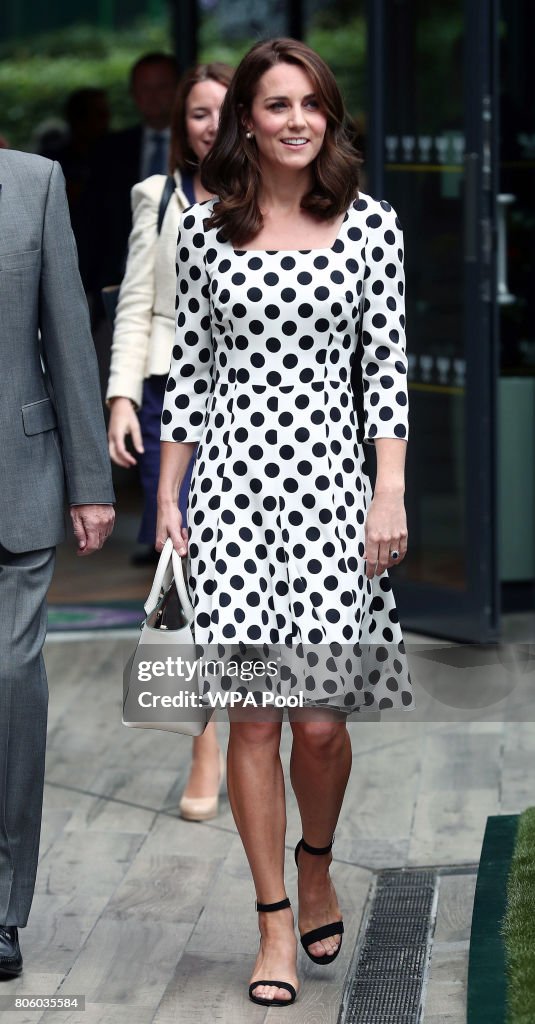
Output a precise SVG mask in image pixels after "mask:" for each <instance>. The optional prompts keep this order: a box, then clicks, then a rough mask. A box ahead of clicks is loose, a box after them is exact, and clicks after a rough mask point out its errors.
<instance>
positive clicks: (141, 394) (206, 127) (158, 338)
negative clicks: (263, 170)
mask: <svg viewBox="0 0 535 1024" xmlns="http://www.w3.org/2000/svg"><path fill="white" fill-rule="evenodd" d="M231 77H232V69H231V68H229V67H228V66H227V65H226V64H221V63H212V64H202V65H198V66H197V67H194V68H192V69H191V70H190V71H188V72H186V74H185V75H184V76H183V78H182V79H181V81H180V84H179V87H178V91H177V97H176V103H175V108H174V111H173V118H172V124H171V145H170V167H171V169H172V172H171V173H172V174H173V177H174V179H175V190H174V193H173V195H171V198H170V201H169V204H168V206H167V209H166V212H165V216H164V219H163V223H162V226H161V231H160V234H158V213H159V209H160V202H161V200H162V194H163V191H164V188H165V184H166V178H165V176H164V175H160V174H156V175H153V176H152V177H150V178H147V179H146V180H145V181H142V182H140V183H139V184H138V185H134V188H133V189H132V213H133V226H132V231H131V234H130V239H129V242H128V259H127V264H126V272H125V276H124V279H123V283H122V285H121V291H120V294H119V301H118V303H117V312H116V318H115V325H114V332H113V345H112V352H111V366H110V376H109V382H108V389H107V392H106V402H107V405H108V406H109V408H110V410H111V414H110V424H109V430H108V440H109V450H110V456H111V458H112V459H113V461H114V462H116V463H117V465H119V466H124V467H127V468H128V467H129V466H134V465H135V464H136V462H137V461H139V472H140V477H141V483H142V486H143V492H144V511H143V519H142V522H141V527H140V531H139V535H138V540H139V541H140V542H141V543H143V544H148V545H150V546H151V547H152V548H154V542H155V537H156V495H157V489H158V476H159V469H160V416H161V412H162V406H163V399H164V393H165V385H166V382H167V376H168V373H169V367H170V364H171V352H172V348H173V343H174V337H175V329H176V324H175V296H176V268H175V263H176V246H177V236H178V227H179V222H180V216H181V213H182V211H183V210H185V209H186V208H187V207H188V206H191V205H192V204H193V203H198V202H202V201H203V200H205V199H210V198H211V196H210V194H209V193H207V192H206V191H205V190H204V189H203V187H202V185H201V182H200V173H199V167H200V164H201V162H202V160H203V159H204V157H205V156H206V154H207V153H208V152H209V150H210V149H211V147H212V144H213V141H214V139H215V136H216V133H217V126H218V121H219V109H220V107H221V104H222V102H223V99H224V96H225V93H226V90H227V88H228V85H229V83H230V80H231ZM128 435H130V437H131V439H132V445H133V447H134V449H135V451H136V453H137V456H138V458H137V459H136V458H135V457H134V456H133V455H132V454H131V453H130V452H129V451H128V449H127V448H126V444H125V441H126V437H127V436H128ZM194 458H195V455H194V456H193V458H192V460H191V462H190V466H189V470H188V473H187V474H186V477H185V479H184V483H183V485H182V488H181V493H180V496H179V506H180V510H181V512H182V522H183V524H184V525H185V523H186V514H187V496H188V488H189V482H190V478H191V470H192V467H193V461H194ZM223 774H224V760H223V756H222V754H221V751H220V749H219V745H218V741H217V734H216V726H215V724H214V723H210V724H209V725H208V726H207V728H206V730H205V732H204V733H203V734H202V736H197V737H195V739H194V740H193V760H192V766H191V772H190V777H189V779H188V783H187V785H186V788H185V790H184V793H183V795H182V799H181V801H180V813H181V815H182V817H185V818H189V819H191V820H194V821H200V820H206V819H207V818H211V817H214V816H215V814H217V809H218V794H219V788H220V785H221V782H222V779H223ZM214 794H215V795H214Z"/></svg>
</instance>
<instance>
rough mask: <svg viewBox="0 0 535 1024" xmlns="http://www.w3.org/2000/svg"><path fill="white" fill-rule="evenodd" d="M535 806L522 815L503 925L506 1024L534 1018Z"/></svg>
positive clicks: (523, 1023) (521, 1023)
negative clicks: (505, 969) (505, 968)
mask: <svg viewBox="0 0 535 1024" xmlns="http://www.w3.org/2000/svg"><path fill="white" fill-rule="evenodd" d="M534 851H535V807H529V808H528V809H527V811H524V813H523V814H521V815H520V818H519V821H518V831H517V838H516V844H515V849H514V853H513V859H512V862H511V868H510V873H509V878H508V881H507V910H506V914H505V918H504V921H503V925H502V935H503V940H504V944H505V958H506V966H507V981H508V984H507V1024H532V1022H533V1020H535V952H534V951H535V856H534Z"/></svg>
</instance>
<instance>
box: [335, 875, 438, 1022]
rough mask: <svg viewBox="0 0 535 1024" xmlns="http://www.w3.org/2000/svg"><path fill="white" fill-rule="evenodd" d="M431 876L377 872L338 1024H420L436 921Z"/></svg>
mask: <svg viewBox="0 0 535 1024" xmlns="http://www.w3.org/2000/svg"><path fill="white" fill-rule="evenodd" d="M435 894H436V875H435V872H434V871H381V872H379V874H378V875H377V881H376V888H375V892H374V895H373V900H372V904H371V907H370V910H369V914H368V918H367V922H366V927H365V932H364V937H363V940H362V942H361V944H360V950H359V953H358V959H357V962H356V967H355V971H354V974H353V975H352V977H351V978H350V980H349V982H348V984H347V985H346V990H345V993H344V999H343V1002H342V1009H341V1013H340V1018H339V1022H340V1024H418V1022H419V1020H420V1013H421V1005H422V990H423V985H424V979H425V975H426V970H427V964H428V958H429V948H430V939H431V935H432V932H433V927H434V920H435V915H436V898H435Z"/></svg>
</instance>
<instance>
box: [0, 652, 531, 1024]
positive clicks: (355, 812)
mask: <svg viewBox="0 0 535 1024" xmlns="http://www.w3.org/2000/svg"><path fill="white" fill-rule="evenodd" d="M410 639H411V638H410V637H408V636H406V640H407V641H409V640H410ZM133 644H134V639H133V638H128V639H116V638H103V637H101V636H98V637H93V638H92V639H90V640H81V641H80V640H79V641H72V640H71V641H65V642H63V641H61V640H58V639H52V638H51V640H50V641H49V642H48V643H47V647H46V662H47V669H48V674H49V685H50V708H49V743H48V755H47V774H46V785H45V803H44V817H43V831H42V841H41V856H40V867H39V872H38V884H37V890H36V895H35V899H34V904H33V908H32V913H31V916H30V922H29V926H28V928H27V929H25V930H23V931H22V933H21V938H22V946H23V954H24V958H25V971H24V974H23V975H22V977H21V978H20V979H18V980H17V981H15V982H10V983H8V984H3V985H2V986H1V988H0V994H1V995H2V996H5V995H6V994H7V993H8V992H19V993H23V992H24V993H27V994H45V993H49V994H53V993H58V994H64V995H66V994H85V997H86V1001H87V1002H86V1005H87V1009H86V1010H85V1012H83V1013H82V1012H79V1013H72V1012H65V1011H63V1012H61V1013H60V1012H56V1013H50V1012H48V1013H46V1014H45V1015H42V1014H41V1013H40V1012H29V1011H13V1012H7V1011H5V1012H4V1013H3V1014H2V1022H3V1024H11V1022H14V1024H24V1022H30V1021H31V1022H33V1021H38V1020H44V1021H56V1020H57V1021H58V1022H61V1024H75V1022H76V1024H78V1022H79V1024H123V1022H124V1024H126V1022H128V1024H148V1022H152V1021H154V1022H157V1024H171V1022H172V1024H212V1022H215V1021H217V1022H218V1024H241V1022H245V1021H247V1022H252V1024H256V1022H260V1021H264V1020H266V1019H267V1020H271V1019H272V1017H273V1015H274V1014H277V1013H278V1012H279V1011H277V1010H276V1009H272V1010H271V1011H269V1010H265V1009H264V1008H262V1007H260V1006H254V1005H253V1004H252V1003H251V1002H250V1001H249V1000H248V998H247V984H248V979H249V975H250V973H251V968H252V964H253V961H254V956H255V954H256V950H257V948H258V932H257V918H256V914H255V912H254V892H253V887H252V883H251V880H250V876H249V871H248V866H247V862H246V859H245V855H244V853H243V851H242V848H241V843H240V840H239V838H238V836H237V833H236V830H235V827H234V822H233V819H232V814H231V811H230V807H229V804H228V801H227V799H226V796H225V797H224V799H223V801H222V806H221V814H220V816H219V817H218V818H217V819H216V820H214V821H212V822H208V823H204V824H192V823H187V822H183V821H181V820H180V819H179V818H178V817H177V813H176V807H177V804H178V800H179V797H180V793H181V791H182V788H183V786H184V784H185V780H186V774H187V768H188V758H189V750H190V741H189V740H188V739H187V738H186V737H179V736H173V735H171V734H168V733H154V732H151V731H144V730H133V729H126V728H124V727H123V726H122V725H121V722H120V701H121V672H122V667H123V665H124V663H125V661H126V659H127V656H128V654H129V653H130V652H131V650H132V647H133ZM494 717H496V715H495V716H494ZM532 717H533V716H532ZM218 728H219V729H220V732H221V737H222V739H225V738H226V732H227V728H226V727H225V725H223V724H222V725H219V726H218ZM350 729H351V738H352V744H353V770H352V774H351V779H350V783H349V787H348V792H347V796H346V800H345V804H344V808H343V814H342V818H341V820H340V823H339V827H338V829H337V834H336V842H335V847H334V855H335V863H334V866H333V878H334V880H335V883H336V886H337V890H338V894H339V900H340V904H341V906H342V908H343V911H344V917H345V926H346V934H345V937H344V944H343V949H342V953H341V955H340V956H339V957H338V959H337V961H336V963H335V964H334V965H333V966H332V968H329V969H324V968H321V967H316V966H315V965H313V964H312V963H311V962H310V961H309V960H307V958H306V957H305V956H304V954H303V952H302V951H301V952H300V959H299V974H300V979H301V992H300V995H299V998H298V1000H297V1002H296V1004H295V1005H294V1006H293V1007H292V1008H291V1010H290V1009H289V1010H288V1011H287V1019H290V1018H291V1020H292V1021H293V1022H305V1021H307V1022H311V1021H317V1022H318V1024H331V1022H332V1024H336V1021H337V1016H338V1010H339V1005H340V1001H341V994H342V989H343V984H344V979H345V975H346V972H347V970H348V967H349V965H350V961H351V957H352V954H353V950H354V946H355V942H356V939H357V935H358V932H359V927H360V923H361V917H362V913H363V910H364V907H365V904H366V899H367V896H368V892H369V887H370V883H371V881H372V878H373V872H374V871H377V870H378V869H379V868H382V867H400V866H403V865H409V866H418V865H426V866H428V865H441V866H442V869H443V873H442V875H441V879H440V890H439V895H440V898H439V908H438V919H437V929H436V934H435V944H434V950H433V960H432V970H431V976H430V978H429V983H428V987H427V991H426V1004H425V1014H424V1022H425V1024H439V1022H440V1024H461V1022H464V1020H465V984H466V965H467V952H468V941H469V934H470V919H471V907H472V901H473V891H474V884H475V871H476V868H477V861H478V857H479V853H480V849H481V842H482V837H483V831H484V828H485V822H486V818H487V815H489V814H496V813H513V812H516V811H520V810H523V809H524V808H525V807H526V806H527V805H529V804H530V803H532V802H533V794H534V792H535V784H534V778H533V768H532V766H533V763H534V755H535V725H533V723H531V722H529V721H521V722H512V723H509V724H506V723H503V722H501V721H494V720H489V721H483V722H475V721H472V722H468V723H465V724H459V723H456V722H442V723H440V722H434V723H433V722H432V723H429V722H427V723H426V722H418V721H410V720H409V719H408V717H407V718H406V719H404V720H403V721H390V722H388V721H386V720H383V721H382V722H377V721H366V722H364V721H362V722H359V723H355V724H352V725H351V727H350ZM290 740H291V732H290V729H289V727H288V726H287V725H285V727H284V729H283V760H284V761H285V769H286V777H287V794H288V832H287V842H288V846H287V888H288V894H289V895H290V897H291V898H292V901H293V902H294V907H295V900H296V871H295V866H294V864H293V856H292V851H293V846H294V845H295V842H296V841H297V839H298V838H299V836H300V828H299V819H298V813H297V806H296V803H295V799H294V797H293V792H292V790H291V787H290V783H289V779H288V774H287V765H288V755H289V744H290ZM276 1019H277V1020H280V1016H279V1017H277V1018H276ZM285 1019H286V1018H285Z"/></svg>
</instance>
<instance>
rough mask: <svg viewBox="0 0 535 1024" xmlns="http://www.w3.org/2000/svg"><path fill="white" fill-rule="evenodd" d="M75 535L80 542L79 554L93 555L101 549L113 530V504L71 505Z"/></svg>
mask: <svg viewBox="0 0 535 1024" xmlns="http://www.w3.org/2000/svg"><path fill="white" fill-rule="evenodd" d="M71 519H72V528H73V530H74V536H75V537H76V540H77V543H78V551H77V552H76V554H77V555H92V554H93V551H99V550H100V548H101V547H102V546H103V544H104V541H105V540H107V538H108V537H109V535H110V533H111V532H112V530H113V524H114V522H115V509H114V507H113V505H71Z"/></svg>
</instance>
